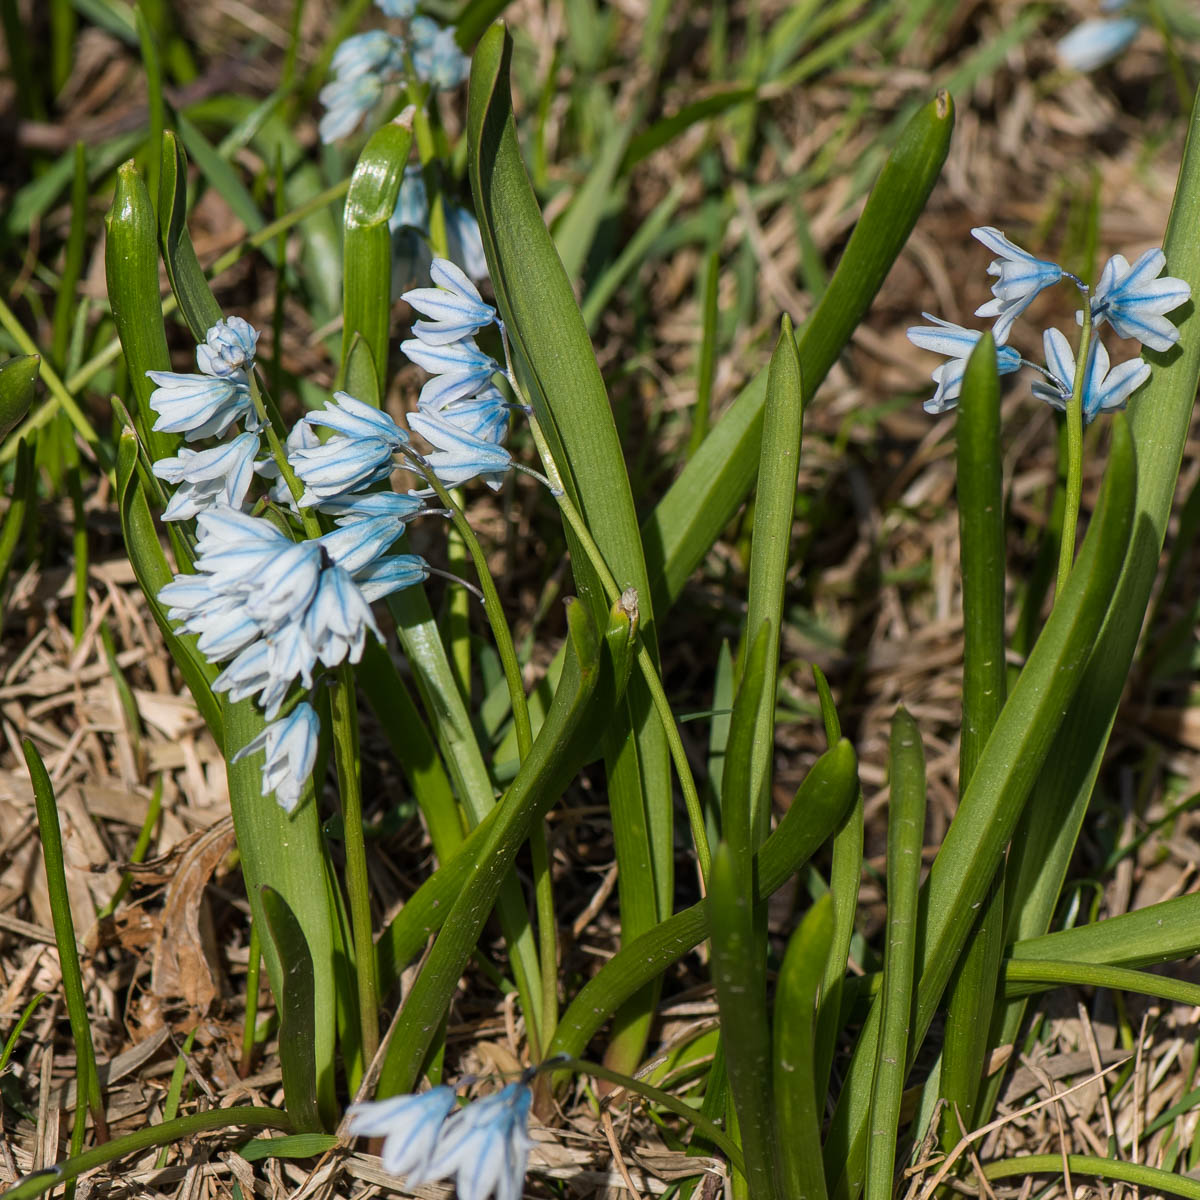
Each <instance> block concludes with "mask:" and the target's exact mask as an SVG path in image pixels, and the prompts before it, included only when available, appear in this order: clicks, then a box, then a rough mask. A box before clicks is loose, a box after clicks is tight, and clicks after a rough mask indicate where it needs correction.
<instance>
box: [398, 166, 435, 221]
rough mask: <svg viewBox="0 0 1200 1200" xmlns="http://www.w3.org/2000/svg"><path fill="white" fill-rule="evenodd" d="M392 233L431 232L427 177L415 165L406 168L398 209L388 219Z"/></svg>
mask: <svg viewBox="0 0 1200 1200" xmlns="http://www.w3.org/2000/svg"><path fill="white" fill-rule="evenodd" d="M388 228H389V229H390V230H391V231H392V233H396V232H398V231H399V230H401V229H416V230H419V231H420V232H421V233H428V231H429V197H428V194H427V193H426V191H425V177H424V175H422V174H421V168H420V167H419V166H417V165H416V164H415V163H414V164H413V165H411V166H407V167H405V168H404V177H403V178H402V179H401V180H400V191H399V192H398V193H397V194H396V207H395V208H394V209H393V210H392V215H391V216H390V217H389V218H388Z"/></svg>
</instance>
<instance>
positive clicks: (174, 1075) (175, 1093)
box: [154, 1029, 196, 1171]
mask: <svg viewBox="0 0 1200 1200" xmlns="http://www.w3.org/2000/svg"><path fill="white" fill-rule="evenodd" d="M195 1041H196V1030H195V1029H193V1030H192V1031H191V1033H189V1034H188V1035H187V1037H186V1038H184V1040H183V1046H182V1047H181V1048H180V1050H179V1053H178V1054H177V1055H176V1056H175V1066H174V1068H173V1069H172V1071H171V1082H170V1083H168V1084H167V1094H166V1096H165V1097H164V1099H163V1111H162V1119H163V1120H164V1121H173V1120H175V1118H176V1117H177V1116H178V1115H179V1103H180V1101H181V1100H182V1099H183V1081H184V1080H185V1079H186V1078H187V1056H188V1055H189V1054H191V1052H192V1046H193V1045H194V1044H195ZM169 1153H170V1147H169V1146H164V1147H163V1148H162V1149H161V1150H160V1151H159V1152H158V1157H157V1158H156V1159H155V1160H154V1169H155V1170H156V1171H161V1170H162V1169H163V1167H165V1166H166V1165H167V1156H168V1154H169Z"/></svg>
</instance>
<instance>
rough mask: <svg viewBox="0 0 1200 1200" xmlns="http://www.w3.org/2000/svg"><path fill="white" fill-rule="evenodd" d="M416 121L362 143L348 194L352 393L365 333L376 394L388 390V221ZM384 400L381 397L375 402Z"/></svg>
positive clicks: (345, 300) (345, 305) (345, 328)
mask: <svg viewBox="0 0 1200 1200" xmlns="http://www.w3.org/2000/svg"><path fill="white" fill-rule="evenodd" d="M411 145H412V126H411V124H410V125H402V124H399V123H398V122H396V121H393V122H391V123H390V124H388V125H384V126H383V127H382V128H381V129H377V130H376V131H375V132H374V133H373V134H372V135H371V137H370V139H369V140H368V142H367V144H366V145H365V146H364V147H363V151H362V154H360V155H359V158H358V163H357V164H356V165H355V168H354V174H353V175H351V177H350V190H349V191H348V192H347V193H346V215H345V221H344V229H345V244H344V248H343V259H344V276H343V281H342V313H343V321H344V323H343V325H342V370H343V377H344V379H345V385H346V388H347V390H348V391H350V392H351V394H352V395H354V396H357V397H358V398H359V399H365V397H363V396H362V395H361V394H360V393H361V390H362V388H361V385H359V390H357V391H356V390H355V387H356V385H357V384H358V377H360V376H361V375H362V374H363V371H362V369H361V368H356V369H355V370H354V371H353V372H351V371H350V370H349V369H348V367H349V360H350V347H351V345H352V343H353V342H354V340H355V338H356V337H358V338H361V339H362V344H363V347H364V349H365V350H366V351H367V352H369V354H370V363H371V365H372V366H373V367H374V372H375V380H374V382H375V387H374V391H375V394H376V395H377V396H379V397H382V396H383V395H384V393H385V392H386V391H387V365H388V324H389V320H390V317H391V311H392V305H391V295H392V293H391V287H392V235H391V231H390V230H389V228H388V221H389V219H390V218H391V215H392V213H393V211H394V210H395V208H396V197H397V196H398V195H399V194H400V184H401V183H402V182H403V179H404V167H405V164H406V163H407V162H408V152H409V148H410V146H411ZM376 403H379V401H376Z"/></svg>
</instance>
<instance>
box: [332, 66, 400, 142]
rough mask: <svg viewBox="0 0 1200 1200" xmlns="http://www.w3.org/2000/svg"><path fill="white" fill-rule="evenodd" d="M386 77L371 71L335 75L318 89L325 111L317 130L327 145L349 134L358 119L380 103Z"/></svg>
mask: <svg viewBox="0 0 1200 1200" xmlns="http://www.w3.org/2000/svg"><path fill="white" fill-rule="evenodd" d="M386 82H388V81H385V80H384V79H383V78H381V77H380V76H379V75H377V74H372V73H370V72H368V73H367V74H364V75H355V76H352V77H351V78H348V79H335V80H334V81H333V82H332V83H327V84H326V85H325V86H324V87H323V88H322V89H321V91H320V93H319V99H320V101H321V103H322V104H323V105H324V106H325V115H324V116H323V117H322V118H321V120H320V121H319V122H318V124H317V132H318V133H319V134H320V137H321V141H323V142H324V143H325V144H326V145H328V144H329V143H330V142H336V141H339V140H340V139H341V138H344V137H349V135H350V134H351V133H353V132H354V130H355V127H356V126H357V125H358V123H359V122H360V121H361V120H362V119H363V117H365V116H366V115H367V113H369V112H370V111H371V109H373V108H374V107H375V105H376V104H378V103H379V101H380V99H381V98H382V96H383V89H384V86H385V83H386Z"/></svg>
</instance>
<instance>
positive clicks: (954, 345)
mask: <svg viewBox="0 0 1200 1200" xmlns="http://www.w3.org/2000/svg"><path fill="white" fill-rule="evenodd" d="M921 316H923V317H924V318H925V319H926V320H927V321H932V322H933V323H934V324H933V325H913V326H912V327H911V328H910V329H909V330H908V331H907V336H908V340H909V341H910V342H912V344H913V345H914V346H919V347H920V348H921V349H922V350H932V351H933V352H934V353H935V354H945V355H946V356H947V357H948V358H949V360H950V361H949V362H944V363H942V364H941V365H940V366H938V367H936V368H934V371H933V381H934V383H936V384H937V391H936V392H934V394H933V396H932V397H931V398H930V399H928V400H926V401H925V411H926V412H928V413H942V412H946V411H947V410H948V409H951V408H953V407H954V406H955V404H957V402H958V397H959V395H960V393H961V392H962V381H963V376H964V375H965V374H966V370H967V359H968V358H970V357H971V351H972V350H974V349H975V347H976V345H977V344H978V342H979V339H980V338H981V337H982V336H983V333H982V331H980V330H978V329H964V328H963V327H962V326H961V325H955V324H954V323H953V322H952V321H943V320H942V319H941V317H935V316H934V315H933V314H932V313H922V314H921ZM1020 366H1021V356H1020V355H1019V354H1018V353H1017V352H1016V350H1014V349H1013V348H1012V347H1011V346H997V347H996V369H997V371H998V372H999V373H1000V374H1001V375H1008V374H1010V373H1011V372H1013V371H1016V370H1019V369H1020Z"/></svg>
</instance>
